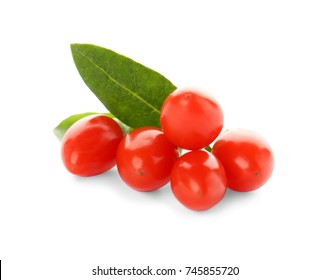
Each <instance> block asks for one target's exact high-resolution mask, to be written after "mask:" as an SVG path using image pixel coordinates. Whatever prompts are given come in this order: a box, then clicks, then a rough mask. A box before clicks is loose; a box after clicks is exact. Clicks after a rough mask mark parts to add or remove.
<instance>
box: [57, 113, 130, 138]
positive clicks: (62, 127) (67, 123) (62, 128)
mask: <svg viewBox="0 0 329 280" xmlns="http://www.w3.org/2000/svg"><path fill="white" fill-rule="evenodd" d="M95 114H102V115H105V116H108V117H110V118H113V119H114V120H115V121H116V122H117V123H118V124H119V125H120V127H121V129H122V131H123V133H124V134H127V133H128V132H129V131H130V130H131V128H130V127H128V126H126V125H125V124H123V123H122V122H120V121H119V120H117V119H115V118H114V116H113V115H112V114H111V113H96V112H87V113H81V114H75V115H72V116H69V117H68V118H66V119H65V120H63V121H61V122H60V123H59V124H58V125H57V126H56V127H55V128H54V134H55V135H56V137H57V138H58V139H59V140H60V141H61V140H62V138H63V136H64V134H65V133H66V131H67V130H68V129H69V128H70V127H71V125H72V124H74V123H75V122H76V121H78V120H80V119H82V118H84V117H87V116H90V115H95Z"/></svg>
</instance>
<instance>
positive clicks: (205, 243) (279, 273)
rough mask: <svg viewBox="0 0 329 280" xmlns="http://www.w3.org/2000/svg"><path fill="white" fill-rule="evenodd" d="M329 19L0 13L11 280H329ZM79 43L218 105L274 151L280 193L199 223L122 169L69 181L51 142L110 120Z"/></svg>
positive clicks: (0, 184)
mask: <svg viewBox="0 0 329 280" xmlns="http://www.w3.org/2000/svg"><path fill="white" fill-rule="evenodd" d="M328 14H329V4H328V1H318V0H312V1H311V0H310V1H303V0H298V1H293V0H277V1H261V0H259V1H256V0H250V1H209V0H208V1H191V0H189V1H173V0H161V1H151V0H149V1H146V0H139V1H127V0H120V1H97V0H93V1H37V0H31V1H23V0H21V1H19V0H18V1H6V0H4V1H1V4H0V30H1V33H0V36H1V44H0V50H1V51H0V101H1V103H0V124H1V126H0V129H1V132H0V133H1V138H0V141H1V142H0V143H1V145H0V167H1V168H0V174H1V177H0V219H1V223H0V259H1V260H2V270H3V271H2V274H3V275H2V276H3V279H7V280H10V279H35V280H38V279H95V276H92V275H91V270H92V269H93V268H95V267H96V266H97V265H99V266H102V267H104V268H106V267H111V266H115V267H118V268H129V267H133V266H135V267H138V268H144V267H146V266H147V265H150V266H152V267H153V268H154V269H155V268H176V269H177V270H179V269H182V270H183V271H186V270H185V267H186V266H238V267H239V268H240V275H239V276H231V277H226V278H230V279H328V277H329V272H328V268H327V266H328V259H329V257H328V251H329V241H328V236H329V230H328V213H329V211H328V210H329V206H328V197H329V196H328V195H329V191H328V189H329V183H328V174H329V165H328V157H329V148H328V146H329V133H328V120H329V113H328V102H327V100H328V99H327V98H326V95H328V93H329V51H328V50H329V17H328ZM70 43H93V44H96V45H100V46H103V47H107V48H110V49H112V50H115V51H117V52H119V53H122V54H124V55H126V56H129V57H131V58H133V59H134V60H136V61H138V62H141V63H142V64H144V65H146V66H148V67H150V68H153V69H155V70H156V71H158V72H160V73H162V74H163V75H165V76H166V77H167V78H168V79H169V80H171V81H172V82H173V83H174V84H175V85H176V86H178V87H182V86H197V87H201V88H204V89H206V90H207V91H209V92H210V93H211V94H213V95H214V96H216V98H217V100H218V101H219V103H220V104H221V105H222V108H223V110H224V114H225V127H226V128H232V127H244V128H248V129H252V130H255V131H257V132H258V133H260V134H262V135H263V136H264V137H265V138H266V139H267V140H268V141H269V142H270V144H271V145H272V148H273V150H274V153H275V159H276V162H275V163H276V166H275V171H274V173H273V176H272V178H271V180H270V181H269V182H268V183H267V184H266V185H265V186H263V187H262V188H261V189H259V190H258V191H255V192H253V193H245V194H241V193H234V192H228V193H227V195H226V197H225V198H224V199H223V200H222V202H221V203H220V204H218V205H217V206H216V207H214V208H213V209H211V210H209V211H205V212H202V213H199V212H193V211H190V210H187V209H185V208H184V207H183V206H181V205H180V204H179V203H178V202H177V201H176V200H175V199H174V197H173V195H172V194H171V191H170V188H169V186H166V187H164V188H163V189H161V190H159V191H157V192H154V193H147V194H145V193H138V192H135V191H133V190H132V189H130V188H128V187H127V186H125V185H124V184H123V183H122V182H121V181H120V178H119V177H118V175H117V172H116V170H115V169H113V170H111V171H109V172H107V173H105V174H103V175H101V176H98V177H94V178H77V177H74V176H73V175H71V174H69V173H68V172H67V171H66V170H65V169H64V167H63V165H62V162H61V158H60V143H59V142H58V140H57V139H56V138H55V136H54V135H53V133H52V129H53V128H54V127H55V126H56V125H57V124H58V123H59V122H60V121H61V120H62V119H64V118H66V117H67V116H69V115H71V114H74V113H81V112H85V111H104V107H103V105H102V104H101V103H100V102H99V101H98V100H97V98H95V97H94V95H93V94H92V93H91V92H90V91H89V89H88V88H87V87H86V86H85V84H84V83H83V81H82V79H81V78H80V76H79V74H78V72H77V70H76V68H75V65H74V63H73V60H72V57H71V53H70V48H69V46H70ZM103 278H104V279H106V278H108V279H110V278H111V277H109V276H107V277H96V279H103ZM144 278H145V277H144ZM144 278H138V277H130V278H129V277H126V278H124V277H118V276H117V277H112V278H111V279H144ZM152 278H154V277H152ZM158 278H161V279H219V278H220V277H217V278H216V277H215V276H207V277H201V276H193V275H191V276H185V275H184V272H182V273H180V274H179V275H178V276H175V277H165V276H162V277H158Z"/></svg>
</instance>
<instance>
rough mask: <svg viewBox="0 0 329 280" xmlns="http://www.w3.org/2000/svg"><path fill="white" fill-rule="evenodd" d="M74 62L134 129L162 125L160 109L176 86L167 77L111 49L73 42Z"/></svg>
mask: <svg viewBox="0 0 329 280" xmlns="http://www.w3.org/2000/svg"><path fill="white" fill-rule="evenodd" d="M71 51H72V56H73V60H74V63H75V65H76V67H77V69H78V71H79V73H80V75H81V77H82V79H83V80H84V82H85V83H86V85H87V86H88V87H89V88H90V90H91V91H92V92H93V93H94V94H95V95H96V96H97V97H98V99H99V100H100V101H101V102H102V103H103V105H104V106H105V107H106V108H107V109H108V110H109V111H110V112H111V113H113V115H114V116H115V117H116V118H118V119H119V120H120V121H122V122H123V123H125V124H126V125H128V126H129V127H132V128H137V127H142V126H156V127H160V110H161V107H162V104H163V102H164V100H165V99H166V97H167V96H168V95H169V94H170V93H171V92H173V91H174V90H175V89H176V87H175V86H174V85H173V84H172V83H171V82H170V81H169V80H168V79H166V78H165V77H164V76H162V75H161V74H159V73H157V72H155V71H154V70H152V69H150V68H147V67H145V66H143V65H142V64H140V63H138V62H136V61H134V60H132V59H130V58H128V57H125V56H123V55H120V54H118V53H116V52H114V51H112V50H109V49H105V48H102V47H99V46H95V45H90V44H72V45H71Z"/></svg>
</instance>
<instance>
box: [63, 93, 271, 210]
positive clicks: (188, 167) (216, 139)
mask: <svg viewBox="0 0 329 280" xmlns="http://www.w3.org/2000/svg"><path fill="white" fill-rule="evenodd" d="M136 118H138V116H136ZM223 119H224V118H223V112H222V109H221V107H220V105H219V104H218V103H217V102H216V100H214V99H213V98H211V97H210V96H208V95H206V94H204V93H202V92H200V91H196V90H189V89H177V90H175V91H174V92H173V93H171V94H170V95H169V96H168V97H167V99H166V100H165V102H164V103H163V106H162V109H161V112H160V123H161V129H159V128H156V127H141V128H137V129H134V130H132V131H130V132H128V133H127V134H126V135H123V132H122V130H121V128H120V126H119V125H118V123H117V122H116V121H115V120H113V119H111V118H109V117H108V116H105V115H91V116H88V117H84V118H82V119H80V120H79V121H77V122H76V123H74V124H73V125H72V126H71V127H70V128H69V129H68V130H67V132H66V134H65V135H64V138H63V141H62V159H63V162H64V165H65V166H66V168H67V169H68V170H69V171H70V172H71V173H73V174H75V175H79V176H93V175H97V174H100V173H103V172H105V171H107V170H109V169H111V168H112V167H114V166H115V164H116V165H117V169H118V172H119V174H120V177H121V178H122V180H123V181H124V182H125V183H126V184H127V185H128V186H130V187H131V188H133V189H135V190H137V191H142V192H149V191H154V190H156V189H159V188H161V187H162V186H164V185H166V184H167V183H168V182H170V185H171V189H172V192H173V194H174V196H175V197H176V198H177V199H178V201H180V202H181V203H182V204H183V205H185V206H186V207H187V208H190V209H193V210H206V209H209V208H211V207H213V206H214V205H216V204H217V203H218V202H219V201H220V200H221V199H222V198H223V197H224V195H225V192H226V189H227V188H230V189H232V190H235V191H241V192H246V191H252V190H255V189H258V188H259V187H261V186H262V185H264V183H265V182H266V181H267V180H268V179H269V178H270V176H271V174H272V171H273V167H274V159H273V152H272V150H271V148H270V146H269V144H268V143H267V142H266V140H265V139H264V138H263V137H261V136H260V135H258V134H256V133H254V132H252V131H248V130H244V129H232V130H226V131H224V132H222V133H221V131H222V128H223ZM220 133H221V134H220ZM212 143H214V145H213V147H212V148H211V147H210V146H209V145H210V144H212Z"/></svg>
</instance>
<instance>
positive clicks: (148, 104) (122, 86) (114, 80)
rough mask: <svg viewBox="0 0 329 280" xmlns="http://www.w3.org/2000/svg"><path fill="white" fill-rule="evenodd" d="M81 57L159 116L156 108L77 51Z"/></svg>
mask: <svg viewBox="0 0 329 280" xmlns="http://www.w3.org/2000/svg"><path fill="white" fill-rule="evenodd" d="M77 51H78V52H79V53H80V54H81V55H82V56H83V57H85V58H86V59H87V60H88V61H90V62H91V63H92V64H93V65H94V66H95V67H96V68H98V69H99V70H100V71H101V72H103V73H104V74H105V76H106V77H107V78H108V79H109V80H111V81H112V82H113V83H115V84H117V85H118V86H119V87H121V88H123V89H124V90H126V91H127V92H128V93H130V94H131V95H132V96H134V97H135V98H137V99H138V100H140V101H141V102H143V103H144V104H146V105H147V106H148V107H150V108H151V109H152V110H153V111H155V112H156V113H158V114H160V110H158V109H157V108H156V107H154V106H153V105H152V104H150V103H149V102H147V101H146V100H145V99H143V98H142V97H140V96H139V95H138V93H136V92H134V91H132V90H130V89H129V88H127V87H126V86H124V85H123V84H121V83H120V82H118V81H117V80H116V79H114V78H113V77H112V76H111V75H109V73H107V72H106V71H105V69H103V68H102V67H100V66H99V65H98V64H97V63H95V62H94V61H93V60H92V59H90V58H89V57H88V56H87V55H86V54H84V53H83V52H82V51H80V50H79V49H78V50H77Z"/></svg>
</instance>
